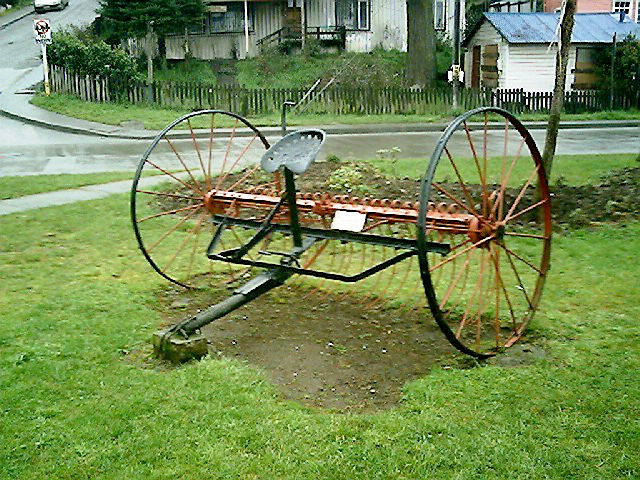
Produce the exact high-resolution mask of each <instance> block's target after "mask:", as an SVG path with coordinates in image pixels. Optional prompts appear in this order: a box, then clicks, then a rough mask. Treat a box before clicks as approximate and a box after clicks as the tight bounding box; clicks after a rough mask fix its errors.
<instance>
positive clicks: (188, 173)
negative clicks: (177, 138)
mask: <svg viewBox="0 0 640 480" xmlns="http://www.w3.org/2000/svg"><path fill="white" fill-rule="evenodd" d="M164 139H165V140H166V141H167V143H168V144H169V147H170V148H171V150H173V153H174V154H175V156H176V158H177V159H178V160H179V161H180V163H181V164H182V166H183V167H184V169H185V171H186V172H187V175H189V177H190V178H191V180H193V184H194V185H195V187H196V189H197V191H198V193H200V194H202V195H204V192H203V191H202V187H201V186H200V183H199V182H198V180H196V178H195V177H194V176H193V174H192V173H191V170H190V169H189V167H187V164H186V163H184V160H183V159H182V156H181V155H180V154H179V153H178V150H176V148H175V146H174V145H173V143H171V140H169V138H168V137H166V136H165V137H164Z"/></svg>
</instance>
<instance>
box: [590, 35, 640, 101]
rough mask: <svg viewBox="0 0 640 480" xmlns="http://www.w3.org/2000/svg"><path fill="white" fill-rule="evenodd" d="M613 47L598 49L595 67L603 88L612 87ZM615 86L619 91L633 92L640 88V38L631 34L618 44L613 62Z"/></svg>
mask: <svg viewBox="0 0 640 480" xmlns="http://www.w3.org/2000/svg"><path fill="white" fill-rule="evenodd" d="M612 59H613V48H612V47H610V46H608V47H603V48H600V49H598V50H597V51H596V54H595V56H594V60H593V62H594V67H595V71H596V75H598V78H599V83H600V85H602V88H604V89H609V88H611V77H612V75H611V60H612ZM613 88H614V90H616V91H619V92H632V91H638V90H639V89H640V39H638V38H636V37H634V36H633V35H629V36H628V37H627V38H625V39H624V40H623V41H622V42H618V43H617V45H616V58H615V62H613Z"/></svg>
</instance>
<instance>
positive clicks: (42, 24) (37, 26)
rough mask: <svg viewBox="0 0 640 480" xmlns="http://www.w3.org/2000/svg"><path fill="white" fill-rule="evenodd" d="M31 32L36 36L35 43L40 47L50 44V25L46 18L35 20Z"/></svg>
mask: <svg viewBox="0 0 640 480" xmlns="http://www.w3.org/2000/svg"><path fill="white" fill-rule="evenodd" d="M33 30H34V32H35V34H36V43H39V44H41V45H50V44H51V24H50V23H49V20H47V19H46V18H40V19H35V20H34V21H33Z"/></svg>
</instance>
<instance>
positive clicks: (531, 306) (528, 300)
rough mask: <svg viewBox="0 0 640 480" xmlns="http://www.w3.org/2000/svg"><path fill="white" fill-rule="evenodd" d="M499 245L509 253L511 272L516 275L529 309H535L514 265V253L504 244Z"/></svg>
mask: <svg viewBox="0 0 640 480" xmlns="http://www.w3.org/2000/svg"><path fill="white" fill-rule="evenodd" d="M498 245H500V246H501V247H502V248H503V249H504V250H505V252H507V260H508V261H509V265H510V266H511V270H512V271H513V273H514V275H515V276H516V280H517V281H518V288H519V289H520V291H521V292H522V294H523V295H524V298H525V299H526V300H527V304H528V305H529V308H531V309H533V304H532V303H531V300H530V298H529V295H528V294H527V289H526V288H525V286H524V283H523V282H522V278H520V273H519V272H518V269H517V268H516V265H515V263H513V259H512V258H511V256H512V253H511V252H509V250H507V249H506V248H505V246H504V244H502V243H498Z"/></svg>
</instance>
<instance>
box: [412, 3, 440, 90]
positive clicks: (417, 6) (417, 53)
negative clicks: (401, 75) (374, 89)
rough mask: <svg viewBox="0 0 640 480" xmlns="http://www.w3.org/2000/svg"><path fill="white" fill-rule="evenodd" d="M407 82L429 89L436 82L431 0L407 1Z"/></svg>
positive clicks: (434, 36)
mask: <svg viewBox="0 0 640 480" xmlns="http://www.w3.org/2000/svg"><path fill="white" fill-rule="evenodd" d="M407 30H408V41H407V82H408V83H409V84H411V85H420V86H421V87H430V86H432V85H433V84H434V83H435V80H436V57H435V54H436V30H435V26H434V23H433V0H407Z"/></svg>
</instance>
